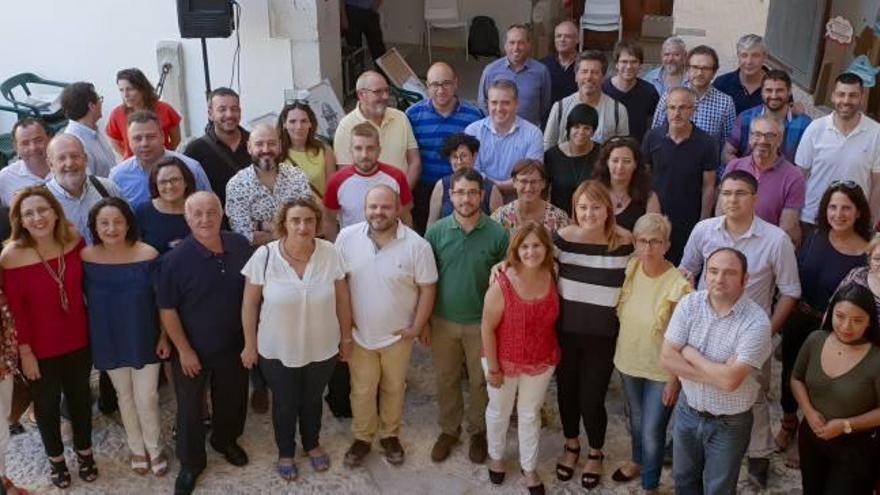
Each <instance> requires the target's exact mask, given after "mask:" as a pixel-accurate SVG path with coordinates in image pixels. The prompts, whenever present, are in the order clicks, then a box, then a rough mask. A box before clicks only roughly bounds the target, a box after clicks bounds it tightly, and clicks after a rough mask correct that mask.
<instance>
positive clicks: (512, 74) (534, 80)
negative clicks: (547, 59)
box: [477, 57, 553, 126]
mask: <svg viewBox="0 0 880 495" xmlns="http://www.w3.org/2000/svg"><path fill="white" fill-rule="evenodd" d="M499 79H507V80H509V81H513V82H514V83H515V84H516V89H517V93H518V94H519V96H518V97H517V100H518V104H517V111H516V113H517V115H519V116H520V117H522V118H523V119H526V120H527V121H529V122H531V123H532V124H533V125H535V126H540V125H541V121H542V119H543V118H544V115H545V114H546V113H547V109H548V108H550V103H551V99H550V98H551V91H552V86H553V82H552V81H551V80H550V71H549V70H547V66H546V65H544V64H542V63H541V62H538V61H537V60H535V59H533V58H530V59H527V60H526V61H525V62H524V63H523V65H522V67H520V69H519V70H516V71H515V70H513V68H512V67H511V66H510V61H509V60H508V59H507V57H501V58H499V59H498V60H495V61H493V62H490V63H489V65H487V66H486V68H485V69H483V74H482V76H480V86H479V89H478V91H477V104H478V105H480V108H482V109H483V110H484V111H488V108H489V107H488V102H489V87H490V86H491V85H492V83H493V82H495V81H497V80H499Z"/></svg>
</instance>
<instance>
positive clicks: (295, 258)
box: [280, 241, 315, 263]
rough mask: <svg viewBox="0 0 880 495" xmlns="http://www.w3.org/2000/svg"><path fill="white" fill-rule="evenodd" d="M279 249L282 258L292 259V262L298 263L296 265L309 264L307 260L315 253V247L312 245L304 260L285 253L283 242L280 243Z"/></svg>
mask: <svg viewBox="0 0 880 495" xmlns="http://www.w3.org/2000/svg"><path fill="white" fill-rule="evenodd" d="M280 247H281V253H282V254H283V255H284V256H286V257H288V258H290V259H292V260H293V261H296V262H298V263H308V262H309V259H311V257H312V253H314V252H315V246H314V245H313V246H312V247H311V250H310V251H309V254H308V255H306V257H305V258H297V257H296V256H294V255H292V254H290V253H288V252H287V248H286V247H285V246H284V242H283V241H282V242H281V243H280Z"/></svg>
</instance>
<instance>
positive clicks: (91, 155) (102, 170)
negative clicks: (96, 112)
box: [64, 120, 116, 177]
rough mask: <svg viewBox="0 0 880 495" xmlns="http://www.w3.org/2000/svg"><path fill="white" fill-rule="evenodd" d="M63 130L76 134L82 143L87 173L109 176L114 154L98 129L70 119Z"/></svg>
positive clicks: (114, 157) (114, 163) (114, 159)
mask: <svg viewBox="0 0 880 495" xmlns="http://www.w3.org/2000/svg"><path fill="white" fill-rule="evenodd" d="M64 132H65V133H66V134H70V135H73V136H76V137H77V138H78V139H79V141H80V142H81V143H82V145H83V148H84V149H85V150H86V156H87V157H88V161H87V162H86V165H87V166H88V167H89V175H97V176H98V177H109V176H110V169H111V168H113V166H114V165H116V154H114V153H113V148H111V147H110V143H109V142H107V138H106V137H104V135H103V134H101V132H100V131H98V130H97V129H92V128H91V127H89V126H87V125H83V124H80V123H79V122H77V121H75V120H71V121H70V122H68V123H67V127H66V128H65V129H64Z"/></svg>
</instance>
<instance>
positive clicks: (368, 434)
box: [336, 184, 437, 468]
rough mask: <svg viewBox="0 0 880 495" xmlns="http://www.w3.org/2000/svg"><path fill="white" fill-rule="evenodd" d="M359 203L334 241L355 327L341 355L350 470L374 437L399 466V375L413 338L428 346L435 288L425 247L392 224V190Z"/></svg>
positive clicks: (395, 218) (379, 189) (395, 216)
mask: <svg viewBox="0 0 880 495" xmlns="http://www.w3.org/2000/svg"><path fill="white" fill-rule="evenodd" d="M364 203H365V208H364V210H365V211H364V216H365V217H366V221H365V222H360V223H357V224H355V225H350V226H348V227H346V228H344V229H342V231H341V232H340V233H339V237H338V238H337V239H336V249H337V251H338V252H339V255H340V257H341V258H342V260H343V265H344V266H345V271H346V278H347V279H348V284H349V285H348V286H349V289H350V291H351V306H352V317H353V321H354V327H355V330H354V332H353V334H352V338H353V339H354V343H353V344H352V348H351V355H350V356H349V358H348V364H349V366H350V367H351V411H352V422H351V430H352V433H353V435H354V442H353V443H352V445H351V447H350V448H349V449H348V451H347V452H346V453H345V465H346V467H350V468H351V467H357V466H360V465H361V464H363V461H364V458H365V457H366V456H367V454H369V453H370V450H371V449H372V443H373V439H374V437H376V436H378V437H379V444H380V445H381V447H382V450H383V454H384V456H385V459H386V460H387V461H388V462H389V463H390V464H392V465H395V466H396V465H400V464H402V463H403V460H404V450H403V447H402V446H401V444H400V439H399V436H400V426H401V422H402V421H401V420H402V415H403V401H404V392H405V390H406V371H407V368H409V358H410V353H411V352H412V346H413V341H414V340H415V339H416V338H418V339H420V340H421V341H422V343H423V344H426V345H427V344H428V343H429V341H430V336H429V333H428V326H427V325H428V318H429V317H430V316H431V310H432V309H433V306H434V295H435V290H436V283H437V267H436V265H435V263H434V255H433V254H432V252H431V246H430V244H428V242H427V241H425V240H424V239H422V238H421V237H419V235H418V234H416V232H415V231H414V230H412V229H410V228H409V227H407V226H406V225H404V224H403V222H401V221H400V219H399V215H400V211H401V205H400V199H399V197H398V195H397V191H395V190H394V189H393V188H391V187H389V186H387V185H385V184H381V185H377V186H374V187H372V188H371V189H370V190H369V191H368V192H367V194H366V198H365V199H364ZM377 402H378V408H377ZM377 409H378V411H377Z"/></svg>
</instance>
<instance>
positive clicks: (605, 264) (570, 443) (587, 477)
mask: <svg viewBox="0 0 880 495" xmlns="http://www.w3.org/2000/svg"><path fill="white" fill-rule="evenodd" d="M572 211H573V212H574V224H572V225H569V226H567V227H564V228H562V229H560V230H559V231H558V232H557V234H556V235H555V236H554V239H553V241H554V244H555V245H556V247H557V249H558V251H557V256H558V260H559V296H560V301H561V306H560V309H561V311H560V314H559V320H558V322H557V326H556V328H557V332H558V334H559V344H560V347H561V348H562V360H561V362H560V363H559V365H558V366H557V369H556V382H557V386H558V398H559V414H560V417H561V419H562V428H563V433H564V434H565V453H564V455H563V457H562V458H561V459H560V461H559V463H558V464H557V466H556V474H557V477H558V478H559V479H560V480H562V481H567V480H569V479H571V477H572V476H573V475H574V466H575V465H576V464H577V461H578V458H579V455H580V440H579V436H580V422H581V420H583V422H584V429H585V430H586V433H587V440H588V441H589V445H590V450H589V453H588V455H587V463H586V465H585V466H584V470H583V474H582V476H581V484H582V485H583V487H584V488H586V489H592V488H595V487H596V486H597V485H598V484H599V480H600V477H601V475H602V459H603V458H604V457H605V455H604V454H603V453H602V448H603V447H604V444H605V430H606V428H607V426H608V416H607V414H606V412H605V393H606V392H607V390H608V382H609V380H610V379H611V372H612V371H613V370H614V362H613V361H614V348H615V345H616V343H617V332H618V321H617V312H616V307H617V299H618V296H619V295H620V287H621V286H622V285H623V280H624V278H625V275H626V264H627V261H628V260H629V258H630V256H631V255H632V253H633V243H632V236H631V234H630V233H629V231H627V230H625V229H623V228H621V227H619V226H617V225H616V223H615V220H614V206H613V205H612V204H611V198H610V195H609V193H608V190H607V189H606V188H605V186H603V185H602V184H601V183H600V182H598V181H594V180H590V181H585V182H583V183H581V185H580V186H579V187H578V188H577V190H575V192H574V195H573V197H572Z"/></svg>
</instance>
